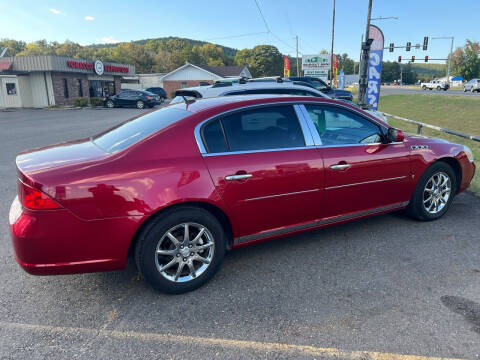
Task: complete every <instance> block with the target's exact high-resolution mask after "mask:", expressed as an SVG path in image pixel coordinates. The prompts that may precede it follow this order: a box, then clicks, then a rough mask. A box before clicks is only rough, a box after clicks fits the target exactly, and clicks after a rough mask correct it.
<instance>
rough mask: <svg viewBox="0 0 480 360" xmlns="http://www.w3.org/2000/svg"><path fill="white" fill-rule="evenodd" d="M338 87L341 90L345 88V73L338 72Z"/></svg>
mask: <svg viewBox="0 0 480 360" xmlns="http://www.w3.org/2000/svg"><path fill="white" fill-rule="evenodd" d="M338 87H339V88H340V89H341V90H343V89H344V88H345V73H344V72H343V70H340V76H339V78H338Z"/></svg>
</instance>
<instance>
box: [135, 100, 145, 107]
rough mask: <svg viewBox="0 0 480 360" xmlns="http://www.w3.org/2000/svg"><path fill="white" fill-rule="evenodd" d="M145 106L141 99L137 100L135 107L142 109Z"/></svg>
mask: <svg viewBox="0 0 480 360" xmlns="http://www.w3.org/2000/svg"><path fill="white" fill-rule="evenodd" d="M144 107H145V103H144V102H143V101H142V100H138V101H137V109H143V108H144Z"/></svg>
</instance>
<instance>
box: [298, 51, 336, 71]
mask: <svg viewBox="0 0 480 360" xmlns="http://www.w3.org/2000/svg"><path fill="white" fill-rule="evenodd" d="M328 68H330V54H319V55H303V56H302V70H315V69H327V70H328Z"/></svg>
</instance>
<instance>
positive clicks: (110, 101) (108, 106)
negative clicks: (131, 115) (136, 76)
mask: <svg viewBox="0 0 480 360" xmlns="http://www.w3.org/2000/svg"><path fill="white" fill-rule="evenodd" d="M114 107H115V103H114V102H113V101H112V100H108V101H107V108H109V109H112V108H114Z"/></svg>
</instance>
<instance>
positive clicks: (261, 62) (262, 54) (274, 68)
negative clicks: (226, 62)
mask: <svg viewBox="0 0 480 360" xmlns="http://www.w3.org/2000/svg"><path fill="white" fill-rule="evenodd" d="M235 62H236V63H237V64H238V65H246V66H248V69H249V70H250V72H251V73H252V76H253V77H261V76H282V75H283V56H282V54H280V52H279V51H278V49H277V48H276V47H275V46H272V45H257V46H255V47H254V48H253V49H251V50H250V49H243V50H240V51H238V52H237V55H236V56H235Z"/></svg>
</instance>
